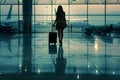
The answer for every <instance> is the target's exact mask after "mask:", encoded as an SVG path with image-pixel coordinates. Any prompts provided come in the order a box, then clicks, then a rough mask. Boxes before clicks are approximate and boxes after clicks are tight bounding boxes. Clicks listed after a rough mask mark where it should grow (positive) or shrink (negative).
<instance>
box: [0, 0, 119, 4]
mask: <svg viewBox="0 0 120 80" xmlns="http://www.w3.org/2000/svg"><path fill="white" fill-rule="evenodd" d="M105 1H106V4H120V0H32V2H33V4H39V5H51V4H53V5H59V4H61V5H68V4H71V5H74V4H87V2H88V4H105ZM0 4H1V5H10V4H15V5H16V4H22V0H0Z"/></svg>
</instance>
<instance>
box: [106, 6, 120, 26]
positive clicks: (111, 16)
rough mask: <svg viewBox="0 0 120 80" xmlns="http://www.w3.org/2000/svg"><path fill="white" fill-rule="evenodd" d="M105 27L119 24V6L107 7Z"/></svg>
mask: <svg viewBox="0 0 120 80" xmlns="http://www.w3.org/2000/svg"><path fill="white" fill-rule="evenodd" d="M106 12H107V16H106V19H107V25H110V24H114V25H118V24H120V5H107V11H106Z"/></svg>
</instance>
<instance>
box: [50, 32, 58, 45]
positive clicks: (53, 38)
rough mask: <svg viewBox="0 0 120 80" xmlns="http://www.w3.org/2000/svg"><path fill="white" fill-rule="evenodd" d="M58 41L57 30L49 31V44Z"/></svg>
mask: <svg viewBox="0 0 120 80" xmlns="http://www.w3.org/2000/svg"><path fill="white" fill-rule="evenodd" d="M50 43H57V32H49V44H50Z"/></svg>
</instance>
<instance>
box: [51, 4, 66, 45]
mask: <svg viewBox="0 0 120 80" xmlns="http://www.w3.org/2000/svg"><path fill="white" fill-rule="evenodd" d="M53 26H55V27H56V30H57V31H58V38H59V43H62V40H63V30H64V29H65V27H67V25H66V18H65V12H64V11H63V8H62V6H61V5H59V6H58V9H57V12H56V20H55V22H54V24H53Z"/></svg>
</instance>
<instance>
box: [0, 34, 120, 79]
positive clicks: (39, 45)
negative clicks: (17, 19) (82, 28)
mask: <svg viewBox="0 0 120 80" xmlns="http://www.w3.org/2000/svg"><path fill="white" fill-rule="evenodd" d="M119 53H120V33H112V34H111V36H102V35H93V36H86V35H85V34H84V33H64V40H63V44H62V45H60V44H59V43H57V44H50V45H49V44H48V33H32V34H0V63H1V64H0V80H8V79H9V80H26V79H29V80H41V79H42V80H48V79H49V80H93V79H94V80H119V79H120V77H119V76H120V54H119Z"/></svg>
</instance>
